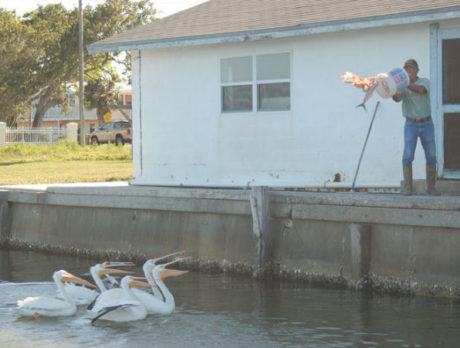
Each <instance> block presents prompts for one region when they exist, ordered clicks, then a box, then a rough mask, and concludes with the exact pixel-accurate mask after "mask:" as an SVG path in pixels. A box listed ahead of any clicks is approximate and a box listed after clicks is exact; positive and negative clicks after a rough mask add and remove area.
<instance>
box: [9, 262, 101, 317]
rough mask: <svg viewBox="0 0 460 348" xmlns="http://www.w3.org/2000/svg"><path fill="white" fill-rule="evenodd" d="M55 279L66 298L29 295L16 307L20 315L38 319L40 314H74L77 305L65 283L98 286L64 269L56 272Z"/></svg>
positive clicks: (49, 315)
mask: <svg viewBox="0 0 460 348" xmlns="http://www.w3.org/2000/svg"><path fill="white" fill-rule="evenodd" d="M53 280H54V282H55V283H56V286H57V288H58V290H59V291H60V293H61V294H62V295H63V298H64V299H63V300H60V299H57V298H53V297H47V296H38V297H27V298H25V299H24V300H19V301H18V302H17V307H16V308H15V309H16V310H17V311H18V312H19V313H20V315H22V316H27V317H34V318H35V319H38V318H39V316H45V317H60V316H70V315H74V314H75V312H76V311H77V306H76V304H75V302H74V300H73V299H72V298H71V297H70V296H69V294H68V293H67V291H66V288H65V286H64V283H65V282H72V283H75V284H80V285H84V286H87V287H92V288H95V287H96V286H95V285H93V284H91V283H90V282H88V281H86V280H84V279H81V278H78V277H76V276H74V275H72V274H70V273H68V272H66V271H64V270H60V271H56V272H54V274H53Z"/></svg>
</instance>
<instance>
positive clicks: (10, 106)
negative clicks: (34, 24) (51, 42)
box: [0, 8, 40, 125]
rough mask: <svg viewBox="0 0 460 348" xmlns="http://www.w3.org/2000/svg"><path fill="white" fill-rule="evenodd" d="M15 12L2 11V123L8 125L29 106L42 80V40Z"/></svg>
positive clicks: (0, 81) (0, 110) (0, 48)
mask: <svg viewBox="0 0 460 348" xmlns="http://www.w3.org/2000/svg"><path fill="white" fill-rule="evenodd" d="M34 34H35V32H34V30H33V29H31V28H30V27H28V26H26V25H24V23H22V22H21V21H20V20H19V18H18V17H17V16H16V14H15V13H14V12H8V11H4V10H2V9H1V8H0V43H1V44H0V120H1V121H4V122H7V123H8V124H9V125H11V124H12V123H14V121H15V118H16V116H17V115H20V114H22V113H24V112H25V110H26V109H27V108H28V107H29V106H30V103H31V101H32V99H33V96H34V93H36V92H37V91H38V88H39V81H38V79H37V76H36V74H35V72H36V71H37V70H38V69H39V65H38V62H37V61H36V60H35V57H36V55H37V53H38V51H39V50H40V41H39V40H34V39H35V35H34Z"/></svg>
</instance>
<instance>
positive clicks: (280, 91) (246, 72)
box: [220, 53, 291, 112]
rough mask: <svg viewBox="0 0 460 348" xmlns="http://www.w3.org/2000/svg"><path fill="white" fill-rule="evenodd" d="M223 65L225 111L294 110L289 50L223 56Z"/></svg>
mask: <svg viewBox="0 0 460 348" xmlns="http://www.w3.org/2000/svg"><path fill="white" fill-rule="evenodd" d="M220 67H221V71H220V72H221V98H222V112H251V111H254V105H255V106H256V110H257V111H276V110H290V108H291V81H290V78H291V64H290V54H289V53H278V54H264V55H258V56H255V57H239V58H227V59H222V60H221V65H220ZM253 67H255V69H253ZM254 96H255V97H256V98H254Z"/></svg>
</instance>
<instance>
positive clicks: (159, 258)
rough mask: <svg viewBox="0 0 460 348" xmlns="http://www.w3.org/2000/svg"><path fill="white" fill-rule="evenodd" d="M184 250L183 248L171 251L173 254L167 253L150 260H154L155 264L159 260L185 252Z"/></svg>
mask: <svg viewBox="0 0 460 348" xmlns="http://www.w3.org/2000/svg"><path fill="white" fill-rule="evenodd" d="M184 252H185V251H183V250H181V251H176V252H175V253H171V254H168V255H165V256H161V257H157V258H156V259H151V260H150V262H152V263H153V264H154V265H156V264H157V262H159V261H161V260H164V259H167V258H169V257H172V256H176V255H180V254H183V253H184Z"/></svg>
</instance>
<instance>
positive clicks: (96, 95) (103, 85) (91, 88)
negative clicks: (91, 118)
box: [85, 77, 119, 124]
mask: <svg viewBox="0 0 460 348" xmlns="http://www.w3.org/2000/svg"><path fill="white" fill-rule="evenodd" d="M118 98H119V90H118V88H117V87H116V83H115V81H114V80H113V79H112V78H111V77H100V78H99V79H91V80H89V81H88V83H87V85H86V86H85V106H86V107H87V108H88V109H96V114H97V120H98V123H99V124H102V123H104V122H105V121H104V115H105V114H106V113H107V112H110V107H111V106H112V105H116V104H117V102H118Z"/></svg>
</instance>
